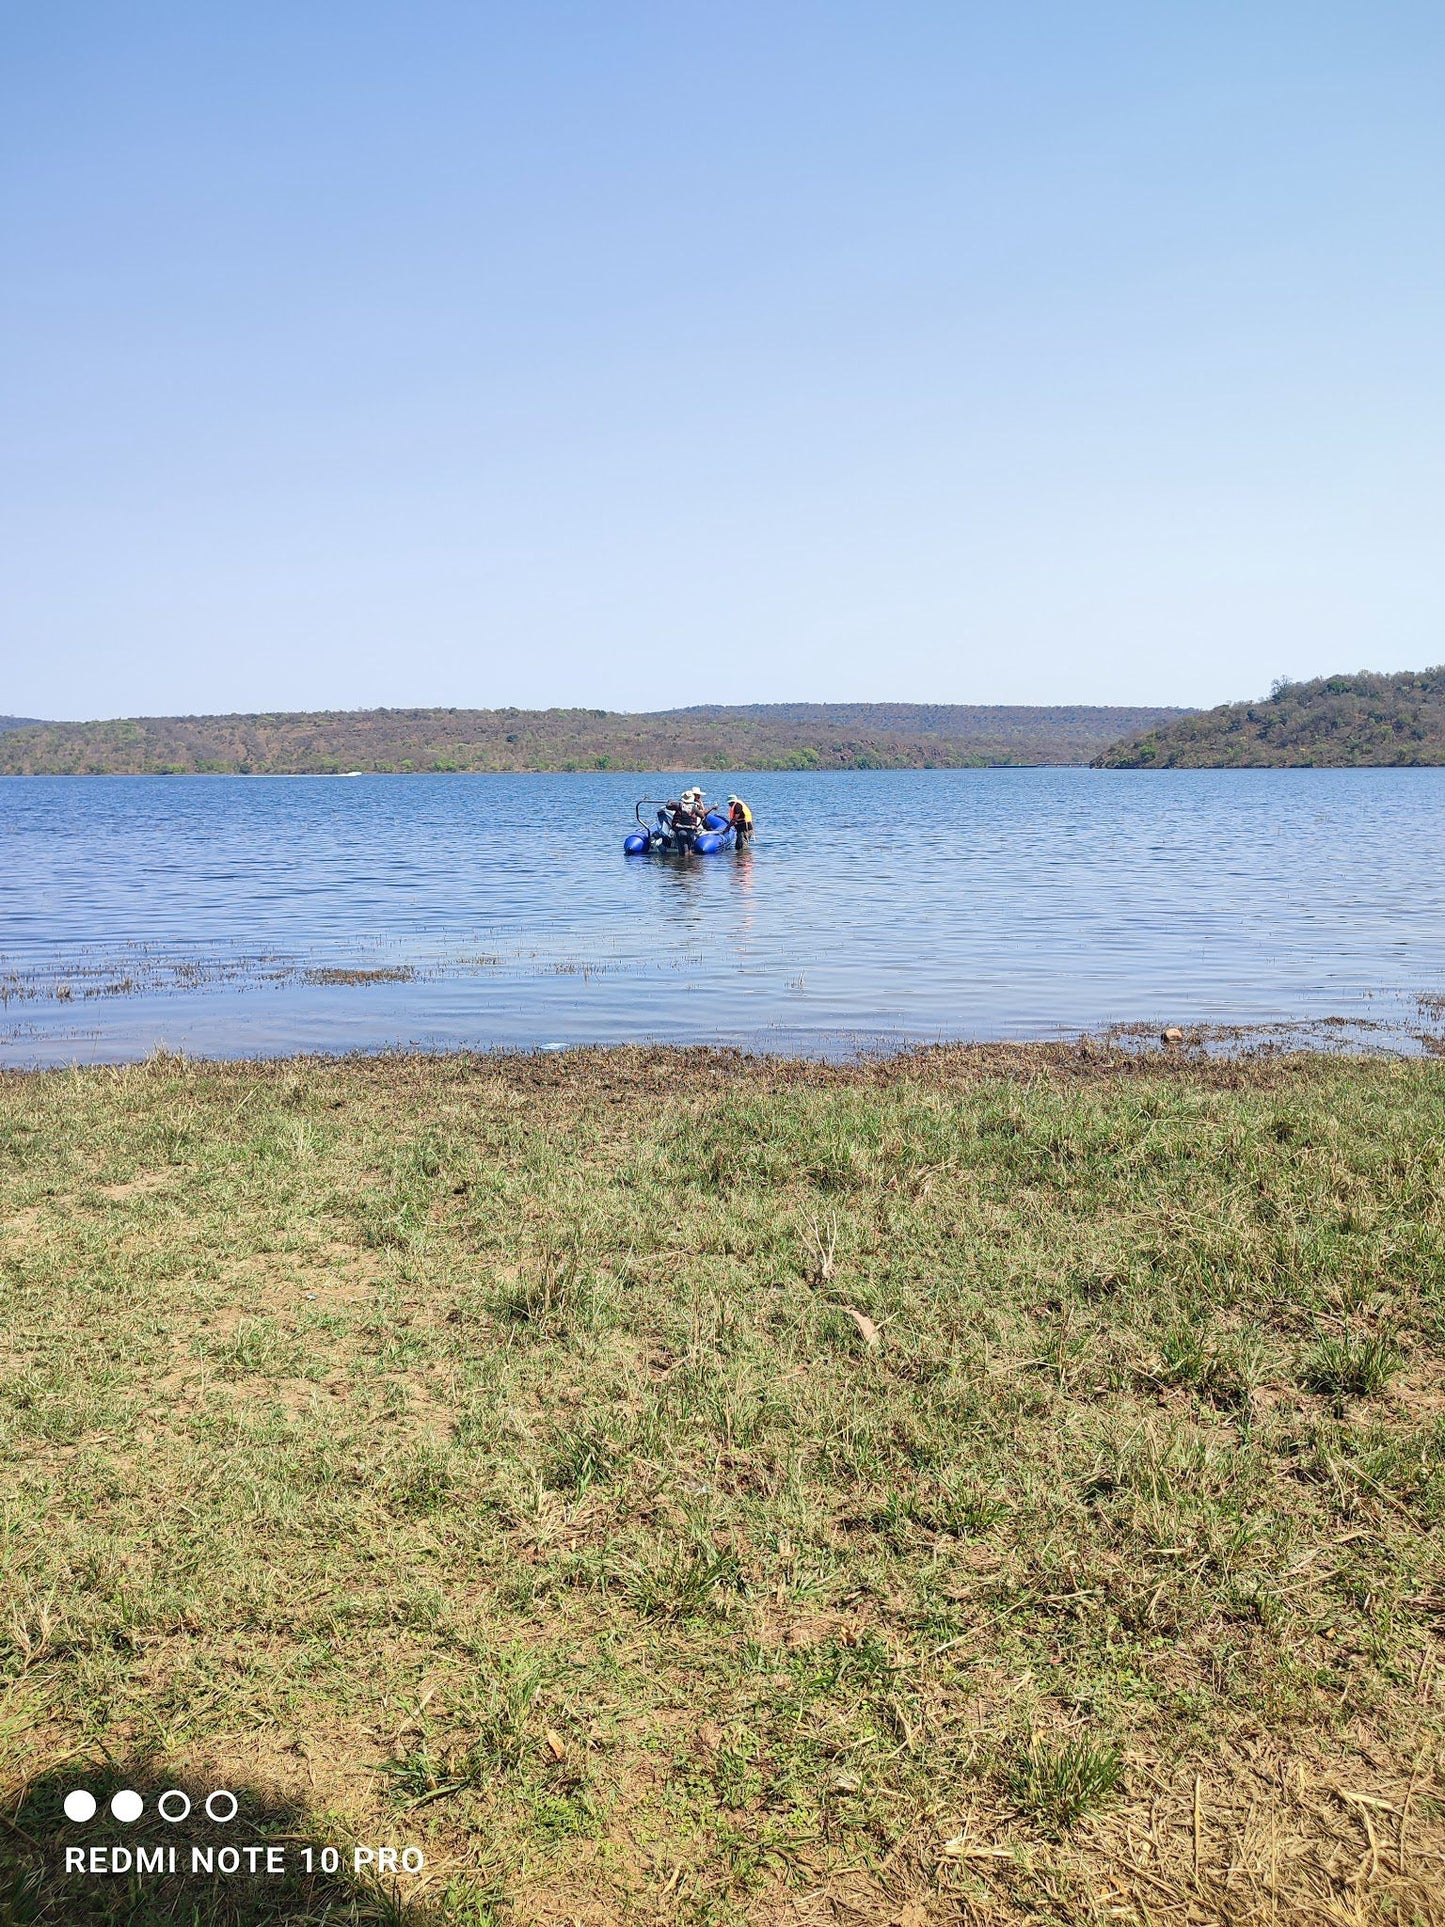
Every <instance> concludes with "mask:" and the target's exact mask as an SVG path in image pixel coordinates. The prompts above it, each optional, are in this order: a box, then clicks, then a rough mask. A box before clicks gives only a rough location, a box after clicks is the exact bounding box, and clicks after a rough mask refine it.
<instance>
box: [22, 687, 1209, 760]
mask: <svg viewBox="0 0 1445 1927" xmlns="http://www.w3.org/2000/svg"><path fill="white" fill-rule="evenodd" d="M1185 713H1186V712H1184V711H1182V710H1177V709H1124V708H1119V709H1109V708H1077V707H1070V708H1047V709H1024V708H1004V707H968V706H964V705H957V704H929V703H756V704H749V705H738V706H730V705H721V704H719V705H703V706H701V707H698V708H693V709H667V710H658V711H655V712H652V713H648V714H640V715H627V714H623V713H619V712H614V711H611V710H605V709H354V710H324V711H318V712H315V713H310V712H292V713H289V714H288V713H285V712H282V713H277V714H272V715H257V716H136V717H128V718H122V719H120V720H117V721H113V722H96V723H39V724H35V725H32V726H31V727H29V728H22V729H17V730H14V731H11V732H7V733H6V734H5V735H3V736H0V775H12V776H41V775H67V776H69V775H162V774H178V775H184V774H200V773H225V772H236V773H242V774H253V775H283V774H293V773H294V774H302V775H305V774H316V775H324V774H329V773H334V772H336V771H338V770H366V771H431V770H498V771H504V770H581V769H619V770H634V769H635V770H729V769H960V768H963V769H967V768H981V767H985V766H997V765H1009V764H1039V763H1053V764H1068V763H1072V764H1083V763H1087V762H1088V761H1089V760H1090V758H1091V757H1096V756H1099V755H1100V754H1101V753H1102V752H1103V751H1104V750H1105V749H1106V748H1107V747H1108V745H1109V744H1110V743H1112V742H1114V741H1115V740H1116V739H1117V738H1118V737H1120V736H1122V735H1125V734H1136V733H1138V732H1140V731H1144V730H1148V729H1153V728H1157V727H1158V726H1160V725H1161V724H1166V723H1168V722H1170V721H1171V720H1172V719H1173V718H1175V717H1177V716H1181V715H1183V714H1185Z"/></svg>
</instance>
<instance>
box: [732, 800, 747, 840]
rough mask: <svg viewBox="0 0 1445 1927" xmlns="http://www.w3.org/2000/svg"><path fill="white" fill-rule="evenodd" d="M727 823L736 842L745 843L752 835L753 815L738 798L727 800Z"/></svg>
mask: <svg viewBox="0 0 1445 1927" xmlns="http://www.w3.org/2000/svg"><path fill="white" fill-rule="evenodd" d="M728 822H729V823H730V824H731V825H732V831H733V835H734V836H735V837H736V838H737V840H738V842H739V843H746V842H747V840H748V838H749V837H750V836H751V835H752V833H753V813H752V811H751V810H750V809H749V808H748V806H747V804H746V803H745V802H744V801H743V799H742V798H741V797H740V796H730V797H729V798H728Z"/></svg>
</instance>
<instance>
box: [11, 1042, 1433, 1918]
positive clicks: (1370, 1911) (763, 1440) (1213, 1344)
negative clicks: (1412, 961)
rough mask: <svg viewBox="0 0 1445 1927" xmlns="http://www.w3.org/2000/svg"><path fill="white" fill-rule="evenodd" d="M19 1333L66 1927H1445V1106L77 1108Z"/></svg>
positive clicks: (231, 1072) (1210, 1086)
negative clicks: (170, 1799)
mask: <svg viewBox="0 0 1445 1927" xmlns="http://www.w3.org/2000/svg"><path fill="white" fill-rule="evenodd" d="M860 1319H861V1320H862V1321H863V1322H862V1323H860ZM0 1330H3V1340H0V1775H3V1783H4V1787H5V1789H6V1795H7V1803H6V1804H4V1805H3V1806H0V1816H3V1818H0V1921H3V1920H5V1919H7V1917H8V1918H13V1919H15V1920H17V1921H18V1920H32V1921H39V1922H47V1923H49V1922H57V1923H58V1922H67V1923H68V1922H78V1923H88V1922H100V1921H105V1922H112V1923H118V1922H122V1921H126V1922H135V1923H137V1924H138V1927H141V1924H143V1923H149V1922H153V1921H154V1922H177V1923H181V1922H185V1923H198V1922H204V1923H210V1924H213V1927H221V1924H222V1923H236V1924H237V1927H239V1923H242V1922H245V1923H252V1924H253V1927H259V1923H262V1922H266V1923H271V1922H274V1923H276V1927H280V1923H282V1922H297V1923H300V1922H306V1923H318V1924H319V1923H320V1922H321V1921H323V1920H327V1921H331V1922H333V1923H335V1922H340V1921H348V1920H349V1921H358V1922H359V1921H381V1920H385V1919H388V1918H390V1919H394V1920H405V1921H407V1922H411V1923H414V1927H422V1923H436V1927H443V1924H445V1927H458V1924H459V1923H464V1922H465V1923H472V1924H473V1927H480V1923H504V1922H505V1923H509V1927H521V1924H522V1923H528V1922H531V1921H534V1920H557V1921H563V1920H567V1919H569V1918H571V1919H576V1920H583V1921H587V1922H593V1921H596V1922H601V1921H604V1920H607V1921H611V1920H617V1921H628V1922H632V1921H637V1922H639V1923H640V1922H659V1923H661V1922H669V1923H670V1922H676V1923H679V1924H681V1923H686V1924H687V1927H701V1924H702V1923H717V1927H722V1924H723V1923H738V1922H754V1921H756V1922H769V1923H770V1922H773V1921H775V1920H776V1921H783V1920H789V1921H792V1920H798V1919H804V1920H807V1919H817V1920H825V1919H845V1918H854V1919H862V1920H868V1921H875V1920H876V1921H879V1922H884V1921H903V1922H906V1923H907V1924H908V1927H922V1923H930V1922H933V1921H938V1922H943V1921H954V1920H959V1919H967V1920H969V1921H978V1922H988V1921H993V1920H999V1921H1005V1920H1008V1921H1013V1920H1034V1921H1038V1922H1041V1923H1042V1922H1059V1921H1070V1922H1073V1921H1078V1922H1094V1921H1103V1920H1105V1919H1137V1920H1139V1921H1141V1922H1143V1921H1146V1920H1153V1921H1164V1920H1169V1921H1173V1920H1177V1921H1179V1922H1180V1923H1184V1922H1186V1921H1191V1920H1192V1921H1199V1920H1214V1919H1223V1918H1228V1919H1229V1920H1231V1921H1234V1922H1241V1923H1243V1922H1253V1921H1256V1920H1258V1921H1260V1922H1264V1921H1282V1922H1287V1923H1301V1924H1303V1923H1315V1922H1319V1923H1321V1927H1323V1923H1325V1922H1327V1921H1328V1922H1332V1923H1339V1922H1350V1921H1359V1922H1360V1923H1364V1922H1366V1921H1374V1920H1379V1921H1381V1922H1386V1921H1388V1922H1391V1923H1394V1924H1396V1927H1404V1924H1405V1923H1410V1922H1412V1921H1415V1920H1418V1921H1420V1922H1422V1923H1423V1922H1431V1921H1436V1920H1438V1919H1439V1918H1440V1906H1439V1895H1440V1892H1441V1889H1442V1869H1445V1860H1442V1858H1441V1856H1442V1853H1445V1788H1442V1784H1441V1778H1440V1772H1439V1767H1438V1760H1439V1757H1440V1752H1439V1749H1440V1743H1441V1738H1442V1687H1441V1678H1440V1665H1439V1654H1440V1650H1441V1649H1440V1644H1439V1641H1440V1633H1441V1628H1442V1626H1445V1557H1442V1553H1445V1544H1442V1540H1445V1534H1442V1524H1445V1396H1442V1394H1445V1374H1442V1368H1441V1367H1442V1344H1445V1067H1442V1066H1440V1065H1438V1064H1432V1063H1430V1062H1419V1063H1386V1062H1378V1061H1377V1062H1347V1061H1344V1060H1332V1059H1326V1058H1313V1059H1308V1060H1296V1061H1288V1062H1286V1061H1273V1062H1271V1061H1261V1062H1256V1063H1238V1064H1214V1065H1211V1064H1207V1063H1202V1062H1177V1061H1173V1059H1172V1057H1171V1060H1170V1061H1168V1062H1165V1061H1163V1060H1161V1059H1148V1060H1139V1059H1129V1058H1126V1057H1125V1056H1123V1055H1122V1054H1121V1053H1118V1054H1113V1055H1108V1056H1104V1057H1100V1056H1098V1055H1094V1056H1091V1057H1081V1056H1078V1055H1076V1054H1075V1053H1073V1052H1071V1051H1069V1050H1066V1049H1063V1048H1059V1049H1057V1050H1053V1049H1047V1050H1046V1049H1032V1050H1002V1049H1000V1050H993V1051H984V1050H980V1051H947V1052H938V1053H927V1054H924V1055H922V1056H920V1057H918V1058H915V1059H909V1060H902V1061H899V1062H897V1063H893V1064H888V1065H876V1066H864V1067H859V1068H857V1069H850V1070H830V1069H827V1068H825V1067H808V1066H798V1065H791V1066H790V1065H766V1064H748V1063H746V1062H745V1061H743V1060H740V1059H734V1058H728V1057H714V1056H709V1055H707V1054H705V1053H688V1052H677V1053H668V1052H618V1053H603V1052H594V1053H569V1054H564V1055H559V1056H554V1057H548V1058H545V1059H538V1060H532V1059H514V1060H484V1059H472V1058H467V1057H460V1056H458V1057H443V1058H434V1059H428V1058H401V1059H392V1060H380V1061H359V1060H358V1061H347V1062H340V1063H326V1062H296V1063H285V1064H276V1065H193V1064H188V1063H185V1062H182V1061H179V1060H175V1059H158V1060H156V1061H153V1062H151V1063H149V1064H146V1065H144V1066H139V1067H136V1068H133V1069H129V1070H102V1071H93V1072H74V1073H59V1074H47V1075H43V1076H33V1077H26V1076H14V1075H11V1076H6V1077H3V1078H0ZM870 1331H872V1332H873V1333H874V1334H875V1336H876V1340H877V1342H876V1344H875V1343H872V1342H870V1341H869V1336H868V1334H869V1332H870ZM75 1785H89V1786H91V1787H92V1789H93V1790H94V1791H96V1792H97V1793H98V1794H101V1795H106V1794H108V1792H109V1791H110V1790H113V1789H114V1788H115V1787H118V1786H121V1785H131V1786H134V1787H136V1788H138V1789H139V1790H141V1791H142V1792H144V1793H145V1794H147V1796H153V1795H154V1794H155V1793H157V1792H159V1791H160V1790H161V1789H162V1788H164V1787H168V1786H176V1787H181V1788H191V1789H194V1790H197V1791H204V1790H206V1789H207V1788H209V1787H212V1786H216V1785H227V1786H231V1787H234V1788H235V1790H236V1791H237V1793H238V1795H239V1796H240V1798H241V1800H242V1814H241V1817H240V1819H239V1820H238V1822H237V1823H236V1828H235V1829H234V1830H233V1832H232V1833H231V1834H230V1835H228V1836H226V1837H228V1838H233V1839H235V1840H238V1841H239V1840H247V1841H263V1840H270V1841H289V1842H291V1843H292V1844H293V1845H294V1844H296V1843H299V1842H305V1841H309V1842H311V1843H313V1844H314V1845H320V1844H321V1843H323V1842H326V1841H331V1842H334V1843H338V1844H343V1845H344V1844H347V1843H351V1842H356V1841H361V1842H377V1841H380V1842H389V1843H392V1844H395V1845H397V1846H401V1845H405V1844H413V1845H415V1846H418V1847H420V1848H422V1849H423V1850H424V1852H425V1854H426V1856H427V1862H428V1868H427V1872H426V1873H425V1874H424V1875H422V1876H419V1877H414V1878H410V1879H407V1880H403V1881H400V1882H397V1883H393V1882H392V1881H391V1880H389V1879H386V1878H382V1879H377V1878H375V1877H374V1876H373V1875H372V1874H371V1873H369V1872H367V1871H366V1870H363V1871H362V1872H361V1873H360V1874H356V1875H350V1874H347V1873H346V1872H345V1871H341V1872H338V1873H337V1874H336V1875H334V1876H330V1875H322V1874H319V1873H318V1874H316V1875H314V1876H313V1877H310V1878H303V1877H300V1876H297V1877H295V1878H292V1879H290V1880H288V1881H283V1882H278V1883H274V1884H271V1885H269V1886H268V1885H267V1883H266V1882H264V1881H249V1882H248V1881H245V1880H241V1881H231V1882H229V1883H219V1882H211V1883H206V1882H199V1883H192V1882H183V1881H180V1880H176V1881H174V1882H159V1883H155V1882H152V1883H151V1884H150V1885H149V1886H146V1885H144V1884H143V1883H142V1884H140V1885H133V1884H132V1883H129V1882H127V1881H126V1880H125V1879H124V1878H123V1877H115V1878H112V1879H110V1880H106V1881H102V1880H79V1879H75V1878H71V1879H69V1880H67V1879H66V1878H65V1877H64V1876H63V1872H62V1870H61V1867H60V1863H59V1857H58V1856H59V1850H60V1848H61V1847H63V1846H64V1845H66V1844H68V1843H69V1842H70V1841H71V1840H73V1839H74V1838H76V1837H79V1836H80V1835H83V1837H84V1838H85V1840H86V1841H87V1842H89V1841H91V1840H96V1841H103V1842H109V1841H112V1840H119V1839H122V1838H125V1839H127V1840H130V1839H132V1837H133V1838H134V1839H135V1840H140V1841H150V1840H152V1839H157V1840H158V1839H161V1838H168V1837H170V1836H168V1835H167V1834H166V1833H165V1829H164V1828H163V1827H162V1826H161V1825H160V1823H158V1822H153V1821H152V1819H151V1818H150V1807H148V1813H147V1818H146V1819H145V1820H143V1821H142V1822H141V1823H140V1824H139V1825H138V1826H137V1827H136V1828H135V1829H133V1830H132V1832H131V1833H124V1834H123V1832H122V1830H121V1829H119V1828H118V1827H116V1826H115V1825H113V1824H110V1823H104V1822H102V1821H97V1822H95V1823H92V1825H91V1826H90V1827H89V1828H86V1829H81V1830H74V1829H72V1830H69V1831H67V1827H68V1823H66V1822H65V1821H64V1820H63V1819H61V1817H60V1802H61V1799H62V1798H63V1795H64V1793H65V1792H66V1791H67V1790H68V1789H69V1788H70V1787H72V1786H75ZM151 1805H153V1800H152V1801H151ZM217 1837H218V1838H219V1837H220V1836H217ZM7 1909H8V1915H7Z"/></svg>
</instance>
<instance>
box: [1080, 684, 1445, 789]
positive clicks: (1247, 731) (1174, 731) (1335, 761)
mask: <svg viewBox="0 0 1445 1927" xmlns="http://www.w3.org/2000/svg"><path fill="white" fill-rule="evenodd" d="M1426 763H1429V764H1440V763H1445V667H1441V668H1438V669H1419V670H1414V669H1406V670H1402V671H1401V672H1400V673H1399V674H1398V675H1394V676H1379V675H1373V674H1370V673H1368V672H1362V673H1361V674H1360V675H1358V676H1319V677H1317V678H1316V679H1315V680H1314V681H1313V682H1288V681H1285V682H1277V683H1276V684H1275V686H1274V689H1273V691H1272V692H1271V694H1270V695H1269V696H1268V697H1267V698H1265V699H1264V700H1263V701H1260V702H1255V703H1223V704H1221V705H1220V707H1219V708H1218V709H1196V710H1191V711H1189V712H1187V713H1186V714H1184V715H1182V716H1179V717H1177V718H1176V719H1175V720H1174V721H1173V722H1169V723H1166V724H1164V725H1162V726H1159V725H1154V726H1151V727H1150V728H1148V729H1146V730H1142V731H1140V732H1139V733H1138V734H1137V735H1133V736H1128V737H1125V738H1124V739H1123V740H1122V741H1120V742H1117V743H1114V744H1112V745H1111V746H1110V748H1108V749H1107V750H1105V751H1104V752H1103V754H1102V755H1100V756H1098V757H1096V758H1095V766H1096V767H1097V768H1099V769H1308V768H1313V767H1318V768H1335V769H1338V768H1350V767H1361V768H1363V767H1366V766H1371V765H1384V764H1426Z"/></svg>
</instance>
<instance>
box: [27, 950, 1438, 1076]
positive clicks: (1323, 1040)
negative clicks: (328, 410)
mask: <svg viewBox="0 0 1445 1927" xmlns="http://www.w3.org/2000/svg"><path fill="white" fill-rule="evenodd" d="M357 974H358V975H360V974H361V973H357ZM385 980H386V981H397V978H396V976H395V975H393V974H392V973H387V976H386V979H385ZM1421 1001H1422V1003H1423V1004H1424V1005H1425V1008H1426V1010H1427V1011H1428V1013H1429V1015H1430V1016H1431V1017H1433V1018H1434V1019H1435V1023H1436V1028H1434V1029H1423V1028H1422V1029H1419V1030H1413V1031H1412V1030H1406V1029H1405V1028H1404V1026H1402V1025H1391V1024H1388V1023H1385V1022H1382V1021H1380V1020H1378V1019H1369V1018H1351V1017H1322V1018H1315V1019H1302V1020H1300V1021H1298V1022H1295V1023H1279V1024H1184V1025H1173V1026H1166V1027H1164V1029H1162V1030H1161V1027H1160V1026H1159V1025H1158V1024H1144V1023H1137V1024H1116V1025H1111V1026H1109V1027H1107V1028H1106V1029H1103V1030H1099V1031H1086V1032H1081V1033H1078V1034H1076V1035H1073V1036H1067V1037H1035V1038H939V1039H933V1040H928V1041H923V1042H909V1041H906V1040H898V1039H890V1038H881V1039H879V1040H877V1042H876V1043H874V1042H870V1041H869V1040H867V1039H855V1040H849V1039H846V1038H845V1039H840V1040H839V1041H838V1043H837V1045H836V1047H835V1048H825V1049H820V1050H819V1051H818V1052H816V1053H810V1052H808V1051H803V1050H798V1049H796V1048H791V1047H780V1048H779V1049H777V1050H767V1049H764V1048H760V1047H759V1046H757V1045H756V1044H747V1043H741V1044H739V1043H728V1042H723V1043H706V1042H669V1041H666V1040H657V1039H647V1040H643V1041H639V1042H635V1043H631V1042H604V1043H596V1042H579V1043H558V1044H532V1045H511V1044H498V1045H495V1046H487V1045H474V1044H456V1045H446V1046H433V1045H426V1044H380V1045H376V1046H367V1045H361V1046H355V1047H350V1048H340V1049H336V1050H304V1049H303V1050H277V1051H274V1052H249V1053H236V1054H230V1053H225V1054H222V1053H214V1052H212V1053H203V1052H196V1053H192V1052H190V1051H187V1050H185V1049H182V1048H175V1047H172V1046H170V1045H168V1044H165V1043H157V1044H155V1045H153V1046H152V1047H151V1048H150V1049H148V1050H146V1051H144V1052H142V1053H138V1054H135V1055H130V1056H117V1057H112V1058H95V1059H80V1058H73V1059H67V1060H66V1061H64V1062H55V1063H47V1064H34V1065H27V1064H10V1063H6V1062H4V1061H3V1058H0V1078H26V1077H53V1076H66V1075H70V1074H72V1073H75V1072H80V1073H86V1074H90V1073H93V1074H96V1075H101V1074H104V1073H106V1072H112V1073H122V1072H126V1071H133V1070H138V1069H141V1068H144V1067H145V1066H146V1065H148V1064H155V1063H169V1064H175V1065H191V1066H195V1067H198V1068H215V1069H226V1070H232V1071H235V1072H244V1071H245V1070H247V1069H253V1070H257V1071H260V1070H268V1069H284V1068H286V1067H288V1066H289V1067H291V1068H293V1069H296V1070H302V1069H305V1070H313V1071H319V1070H321V1069H323V1068H324V1067H326V1066H328V1065H349V1066H373V1067H376V1068H377V1069H378V1070H382V1071H384V1070H386V1069H387V1068H388V1067H392V1066H396V1065H400V1064H436V1065H445V1064H457V1065H466V1066H485V1067H487V1068H488V1069H489V1070H492V1071H494V1072H496V1073H497V1074H500V1075H506V1074H510V1073H511V1072H513V1071H515V1070H517V1069H518V1067H521V1066H527V1065H539V1064H549V1065H555V1066H557V1067H558V1069H559V1071H566V1072H569V1073H570V1072H573V1071H575V1070H578V1069H585V1070H590V1069H592V1068H594V1067H596V1066H598V1065H611V1066H614V1067H617V1068H618V1070H619V1074H624V1075H626V1074H631V1071H632V1068H633V1067H634V1066H636V1065H638V1064H646V1065H649V1066H659V1067H660V1066H664V1065H669V1064H670V1065H673V1066H675V1067H676V1068H677V1069H678V1070H679V1072H680V1073H681V1074H682V1075H684V1076H692V1075H694V1074H696V1073H697V1072H698V1071H699V1069H700V1068H704V1067H705V1068H710V1069H714V1070H715V1071H716V1072H717V1073H718V1074H719V1075H724V1076H731V1077H742V1076H760V1077H769V1076H771V1077H777V1078H779V1079H780V1080H782V1081H785V1082H791V1083H802V1082H810V1081H816V1082H820V1083H846V1082H870V1081H878V1080H880V1079H881V1080H883V1081H896V1080H897V1079H899V1078H906V1077H919V1078H926V1077H929V1076H938V1075H941V1076H944V1077H946V1078H948V1079H949V1080H955V1079H958V1078H960V1077H967V1078H969V1079H972V1080H974V1081H976V1080H977V1079H978V1078H981V1077H992V1076H1006V1075H1014V1074H1017V1075H1039V1074H1042V1073H1043V1072H1045V1071H1051V1072H1055V1073H1059V1074H1073V1075H1077V1074H1082V1075H1088V1076H1101V1075H1107V1074H1108V1073H1110V1072H1119V1073H1123V1072H1126V1071H1127V1072H1129V1073H1130V1074H1138V1073H1140V1072H1163V1073H1173V1072H1183V1073H1187V1072H1189V1071H1192V1070H1198V1069H1200V1068H1201V1067H1203V1066H1207V1065H1208V1066H1234V1067H1241V1066H1247V1065H1264V1064H1270V1065H1280V1064H1292V1063H1298V1064H1307V1063H1311V1062H1316V1061H1320V1062H1326V1063H1329V1062H1340V1063H1370V1062H1378V1063H1420V1062H1428V1061H1430V1060H1432V1059H1435V1058H1445V1010H1442V1008H1441V1000H1440V999H1438V998H1433V997H1432V998H1428V999H1422V1000H1421ZM820 1041H826V1040H822V1039H820ZM0 1048H3V1041H0Z"/></svg>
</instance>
